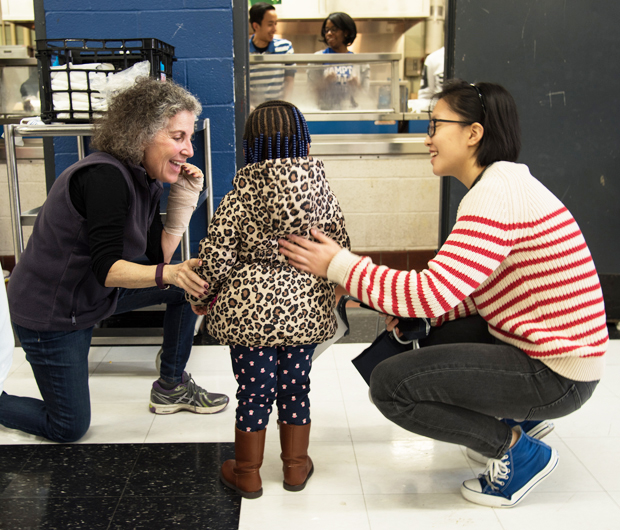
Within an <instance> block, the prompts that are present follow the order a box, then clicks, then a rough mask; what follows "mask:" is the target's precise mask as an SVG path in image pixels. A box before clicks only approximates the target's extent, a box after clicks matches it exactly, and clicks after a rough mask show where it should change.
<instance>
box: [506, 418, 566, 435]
mask: <svg viewBox="0 0 620 530" xmlns="http://www.w3.org/2000/svg"><path fill="white" fill-rule="evenodd" d="M502 421H503V422H504V423H505V424H506V425H508V427H513V428H514V427H517V426H519V427H521V428H522V429H523V432H524V433H525V434H527V435H528V436H529V437H530V438H536V439H537V440H542V439H543V438H544V437H545V436H547V435H548V434H549V433H550V432H551V431H552V430H553V429H554V428H555V425H554V424H553V422H552V421H549V420H539V421H531V420H526V421H515V420H509V419H506V418H504V419H503V420H502Z"/></svg>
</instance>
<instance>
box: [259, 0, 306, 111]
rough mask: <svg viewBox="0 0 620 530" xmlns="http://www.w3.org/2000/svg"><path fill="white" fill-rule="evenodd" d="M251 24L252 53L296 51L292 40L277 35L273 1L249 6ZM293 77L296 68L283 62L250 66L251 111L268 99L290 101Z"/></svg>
mask: <svg viewBox="0 0 620 530" xmlns="http://www.w3.org/2000/svg"><path fill="white" fill-rule="evenodd" d="M250 26H251V27H252V31H253V32H254V34H253V35H252V36H251V37H250V53H251V54H266V53H269V54H276V55H279V54H286V53H294V51H293V45H292V44H291V42H290V41H288V40H286V39H278V38H276V37H275V34H276V31H277V26H278V15H277V14H276V10H275V8H274V7H273V6H272V5H271V4H268V3H266V2H259V3H257V4H254V5H253V6H252V7H251V8H250ZM294 77H295V70H294V69H285V68H284V66H281V65H276V64H269V65H256V64H255V65H253V66H250V110H253V109H254V108H255V107H256V106H257V105H260V104H261V103H263V102H265V101H272V100H276V99H280V100H288V98H289V96H290V94H291V92H292V89H293V81H294Z"/></svg>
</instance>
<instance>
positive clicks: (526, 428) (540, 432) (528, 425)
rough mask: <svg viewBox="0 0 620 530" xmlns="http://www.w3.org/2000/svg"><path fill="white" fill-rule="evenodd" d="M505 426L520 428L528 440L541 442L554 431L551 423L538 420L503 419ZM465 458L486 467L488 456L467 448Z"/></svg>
mask: <svg viewBox="0 0 620 530" xmlns="http://www.w3.org/2000/svg"><path fill="white" fill-rule="evenodd" d="M502 421H503V422H504V423H505V424H506V425H508V426H509V427H510V428H514V427H517V426H519V427H521V429H523V432H525V434H527V435H528V436H529V437H530V438H536V439H537V440H542V439H543V438H544V437H545V436H547V435H548V434H549V433H550V432H551V431H552V430H553V429H555V425H554V424H553V422H552V421H549V420H539V421H515V420H509V419H506V418H504V419H503V420H502ZM466 453H467V456H468V457H469V458H471V459H472V460H473V461H474V462H478V463H479V464H483V465H485V466H486V465H487V463H488V461H489V457H488V456H484V455H483V454H480V453H478V452H477V451H474V450H473V449H470V448H469V447H468V448H467V450H466Z"/></svg>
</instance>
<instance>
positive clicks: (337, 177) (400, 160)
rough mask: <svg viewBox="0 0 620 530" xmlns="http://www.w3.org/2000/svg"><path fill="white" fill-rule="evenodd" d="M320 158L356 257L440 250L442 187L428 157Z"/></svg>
mask: <svg viewBox="0 0 620 530" xmlns="http://www.w3.org/2000/svg"><path fill="white" fill-rule="evenodd" d="M317 158H320V159H322V160H323V161H324V163H325V174H326V175H327V179H328V181H329V184H330V186H331V188H332V190H333V191H334V193H335V194H336V197H338V201H339V202H340V206H341V207H342V210H343V212H344V215H345V219H346V223H347V230H348V232H349V236H350V237H351V244H352V247H353V249H354V250H355V251H359V252H362V251H364V252H374V251H402V250H435V249H436V248H437V243H438V237H439V183H440V181H439V177H436V176H435V175H433V172H432V166H431V165H430V163H429V161H428V156H427V155H425V156H420V155H417V156H416V155H410V156H398V157H380V158H379V157H359V156H358V157H351V158H344V157H329V156H323V157H321V156H318V157H317Z"/></svg>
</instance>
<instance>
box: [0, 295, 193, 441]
mask: <svg viewBox="0 0 620 530" xmlns="http://www.w3.org/2000/svg"><path fill="white" fill-rule="evenodd" d="M161 303H164V304H166V313H165V316H164V343H163V353H162V356H161V372H160V375H161V377H162V379H164V380H165V381H168V382H170V383H178V382H180V381H181V380H182V376H183V371H184V369H185V365H186V364H187V360H188V359H189V355H190V352H191V348H192V343H193V337H194V326H195V324H196V318H197V317H196V315H195V314H194V312H193V311H192V310H191V306H190V304H189V303H187V302H186V301H185V291H183V289H180V288H178V287H174V286H172V287H170V289H167V290H165V291H162V290H160V289H159V288H157V287H150V288H147V289H120V292H119V299H118V305H117V307H116V312H115V313H114V314H121V313H126V312H128V311H132V310H134V309H139V308H142V307H147V306H150V305H156V304H161ZM13 327H14V329H15V332H16V333H17V336H18V337H19V340H20V342H21V345H22V347H23V349H24V351H25V352H26V359H27V360H28V362H29V363H30V365H31V367H32V371H33V373H34V376H35V379H36V381H37V385H38V386H39V391H40V392H41V397H42V398H43V400H40V399H35V398H29V397H19V396H12V395H9V394H7V393H6V392H3V393H2V395H0V424H1V425H4V426H5V427H9V428H11V429H19V430H22V431H24V432H27V433H29V434H34V435H37V436H43V437H45V438H48V439H49V440H52V441H55V442H73V441H76V440H79V439H80V438H81V437H82V436H84V434H85V433H86V431H87V430H88V427H89V425H90V392H89V387H88V351H89V349H90V343H91V339H92V335H93V328H92V327H91V328H87V329H80V330H75V331H34V330H30V329H27V328H24V327H22V326H19V325H17V324H15V323H14V324H13Z"/></svg>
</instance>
